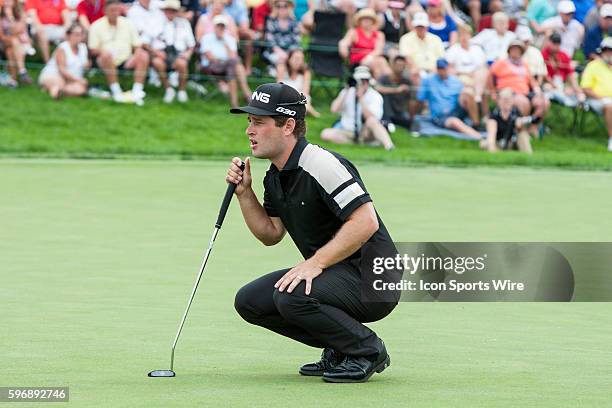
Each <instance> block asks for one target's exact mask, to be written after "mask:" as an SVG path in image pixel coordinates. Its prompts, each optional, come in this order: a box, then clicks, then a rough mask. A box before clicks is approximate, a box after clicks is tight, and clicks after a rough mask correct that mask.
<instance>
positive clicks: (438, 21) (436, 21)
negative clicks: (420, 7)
mask: <svg viewBox="0 0 612 408" xmlns="http://www.w3.org/2000/svg"><path fill="white" fill-rule="evenodd" d="M427 16H428V17H429V32H430V33H432V34H435V35H437V36H438V37H440V39H441V40H442V44H443V45H444V47H449V46H451V45H453V44H454V43H455V42H457V25H456V24H455V22H454V21H453V19H452V18H450V16H449V15H448V14H446V13H444V10H443V9H442V0H429V1H428V2H427Z"/></svg>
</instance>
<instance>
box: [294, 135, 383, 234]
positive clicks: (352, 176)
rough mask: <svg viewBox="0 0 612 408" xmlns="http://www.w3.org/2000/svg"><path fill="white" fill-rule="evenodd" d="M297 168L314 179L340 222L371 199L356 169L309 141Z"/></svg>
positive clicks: (321, 195)
mask: <svg viewBox="0 0 612 408" xmlns="http://www.w3.org/2000/svg"><path fill="white" fill-rule="evenodd" d="M300 167H302V169H304V171H306V172H307V173H308V174H310V176H311V177H313V178H314V179H315V182H316V185H317V189H318V191H319V195H320V197H321V199H322V200H323V201H324V202H325V204H326V205H327V207H328V208H329V209H330V210H331V211H332V213H333V214H334V215H335V216H336V217H338V218H339V219H340V220H341V221H343V222H344V221H346V219H347V218H348V217H349V216H350V215H351V214H352V213H353V212H354V211H355V210H356V209H357V208H359V207H360V206H361V205H362V204H365V203H368V202H371V201H372V199H371V198H370V195H369V194H368V192H367V191H366V188H365V186H364V184H363V182H362V181H361V177H360V176H359V173H358V172H357V169H355V167H354V166H353V165H352V164H351V163H350V162H349V161H348V160H346V159H345V158H343V157H336V156H335V155H333V154H332V153H330V152H328V151H327V150H325V149H323V148H321V147H319V146H316V145H312V144H309V145H308V146H306V148H305V149H304V151H303V152H302V155H301V156H300Z"/></svg>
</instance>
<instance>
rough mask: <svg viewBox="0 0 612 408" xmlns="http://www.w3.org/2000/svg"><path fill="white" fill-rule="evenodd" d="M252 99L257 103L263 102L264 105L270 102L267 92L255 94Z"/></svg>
mask: <svg viewBox="0 0 612 408" xmlns="http://www.w3.org/2000/svg"><path fill="white" fill-rule="evenodd" d="M251 99H254V100H256V101H259V102H263V103H268V102H270V94H267V93H265V92H257V91H255V92H253V96H252V98H251Z"/></svg>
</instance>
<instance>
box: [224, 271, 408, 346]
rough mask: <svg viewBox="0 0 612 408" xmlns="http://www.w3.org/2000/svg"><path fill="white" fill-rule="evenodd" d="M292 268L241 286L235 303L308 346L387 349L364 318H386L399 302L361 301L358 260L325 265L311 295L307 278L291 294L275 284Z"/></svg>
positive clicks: (252, 319)
mask: <svg viewBox="0 0 612 408" xmlns="http://www.w3.org/2000/svg"><path fill="white" fill-rule="evenodd" d="M287 271H289V269H282V270H280V271H276V272H272V273H269V274H267V275H264V276H262V277H260V278H258V279H255V280H254V281H253V282H251V283H249V284H247V285H245V286H244V287H242V288H241V289H240V290H239V291H238V293H237V294H236V300H235V303H234V305H235V307H236V311H238V313H239V314H240V316H242V318H243V319H244V320H246V321H247V322H249V323H252V324H255V325H258V326H262V327H265V328H266V329H269V330H272V331H274V332H276V333H278V334H281V335H283V336H286V337H289V338H292V339H294V340H297V341H299V342H301V343H304V344H307V345H309V346H312V347H317V348H324V347H330V348H333V349H334V350H336V351H339V352H341V353H343V354H347V355H351V356H371V355H374V354H378V353H379V352H380V351H381V350H382V343H381V340H380V339H379V338H378V336H377V335H376V333H374V332H373V331H372V330H370V329H369V328H367V327H366V326H364V325H363V324H362V323H365V322H373V321H376V320H380V319H382V318H383V317H385V316H387V315H388V314H389V313H390V312H391V310H393V308H394V307H395V306H396V305H397V302H393V303H382V302H377V303H366V302H362V300H361V296H360V295H361V287H360V283H361V278H360V273H359V269H358V268H357V267H356V266H355V265H354V264H353V263H349V262H347V261H345V262H340V263H338V264H336V265H333V266H331V267H329V268H327V269H325V270H324V271H323V273H322V274H321V275H319V276H318V277H316V278H315V279H314V280H313V282H312V289H311V292H310V295H309V296H306V295H305V294H304V290H305V285H306V283H305V282H304V281H302V282H300V283H299V285H297V287H296V288H295V289H294V290H293V292H292V293H287V290H286V289H285V291H283V292H279V291H278V290H277V289H275V288H274V284H275V283H276V282H277V281H278V280H279V279H280V278H281V277H282V276H283V275H284V274H285V273H286V272H287Z"/></svg>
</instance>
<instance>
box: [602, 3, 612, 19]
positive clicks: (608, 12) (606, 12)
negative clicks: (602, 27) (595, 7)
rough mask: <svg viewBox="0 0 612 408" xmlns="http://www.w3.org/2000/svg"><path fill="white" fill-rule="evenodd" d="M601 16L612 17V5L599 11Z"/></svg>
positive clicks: (607, 5)
mask: <svg viewBox="0 0 612 408" xmlns="http://www.w3.org/2000/svg"><path fill="white" fill-rule="evenodd" d="M599 15H600V16H601V17H612V4H610V3H606V4H604V5H603V6H601V8H600V9H599Z"/></svg>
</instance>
